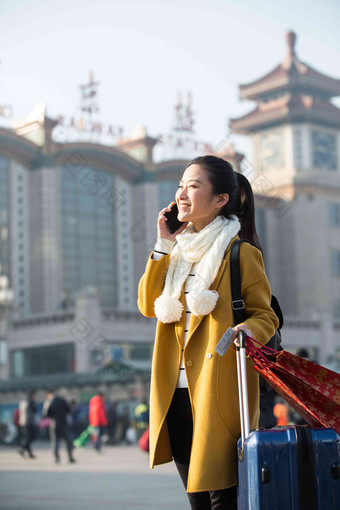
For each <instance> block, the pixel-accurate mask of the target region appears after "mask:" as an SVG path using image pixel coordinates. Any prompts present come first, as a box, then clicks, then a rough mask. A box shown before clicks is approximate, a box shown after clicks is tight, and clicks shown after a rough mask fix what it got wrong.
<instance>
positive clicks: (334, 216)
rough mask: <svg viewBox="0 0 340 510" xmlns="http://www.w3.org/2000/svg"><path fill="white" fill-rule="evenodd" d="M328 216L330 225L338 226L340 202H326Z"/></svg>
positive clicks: (339, 224)
mask: <svg viewBox="0 0 340 510" xmlns="http://www.w3.org/2000/svg"><path fill="white" fill-rule="evenodd" d="M328 217H329V224H330V226H331V227H339V226H340V204H337V203H336V202H331V203H330V204H328Z"/></svg>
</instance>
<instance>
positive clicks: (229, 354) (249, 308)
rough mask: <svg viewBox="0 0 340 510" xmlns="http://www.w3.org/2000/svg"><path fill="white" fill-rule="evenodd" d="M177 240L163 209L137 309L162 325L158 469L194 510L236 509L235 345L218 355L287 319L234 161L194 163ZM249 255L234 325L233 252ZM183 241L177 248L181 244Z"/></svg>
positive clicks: (183, 191) (155, 398) (253, 385)
mask: <svg viewBox="0 0 340 510" xmlns="http://www.w3.org/2000/svg"><path fill="white" fill-rule="evenodd" d="M176 203H177V206H178V210H179V212H178V219H179V220H180V221H182V222H183V225H182V226H181V227H180V228H178V230H177V231H175V233H174V234H171V233H170V231H169V230H168V228H167V219H166V217H165V216H164V213H166V212H169V211H170V206H171V205H172V203H171V204H170V205H169V207H165V208H164V209H162V210H161V211H160V213H159V216H158V221H157V227H158V239H157V243H156V246H155V249H154V251H153V252H152V254H151V256H150V258H149V260H148V262H147V265H146V270H145V273H144V275H143V276H142V278H141V280H140V283H139V289H138V307H139V310H140V311H141V313H142V314H143V315H145V316H146V317H157V319H158V322H157V329H156V338H155V345H154V354H153V364H152V375H151V395H150V464H151V467H153V466H154V465H157V464H163V463H165V462H169V461H171V460H172V459H174V461H175V463H176V466H177V469H178V471H179V474H180V476H181V478H182V481H183V484H184V486H185V488H186V489H187V493H188V497H189V501H190V505H191V508H192V509H195V510H198V509H204V510H206V509H210V508H211V509H212V510H217V509H228V510H234V509H236V508H237V485H236V484H237V448H236V444H237V440H238V438H239V437H240V432H241V431H240V415H239V403H238V391H237V369H236V353H235V346H234V345H233V344H232V345H231V347H230V348H229V349H228V350H227V351H226V352H225V354H224V356H223V357H221V356H219V355H218V354H217V353H216V352H215V347H216V345H217V344H218V342H219V340H220V339H221V337H222V336H223V335H224V333H225V332H226V330H227V329H228V327H232V338H231V341H234V342H237V335H238V333H239V331H240V330H243V331H245V332H246V334H247V335H248V336H251V337H253V338H255V339H257V340H259V341H260V342H262V343H266V342H268V341H269V339H270V338H271V337H272V336H273V334H274V332H275V330H276V328H277V327H278V319H277V317H276V315H275V313H274V312H273V310H272V308H271V306H270V302H271V290H270V286H269V283H268V280H267V277H266V274H265V269H264V265H263V260H262V254H261V247H260V244H259V241H258V238H257V234H256V229H255V221H254V199H253V195H252V191H251V187H250V184H249V182H248V180H247V179H246V178H245V177H244V176H243V175H241V174H237V173H235V172H234V170H233V168H232V166H231V164H230V163H228V162H227V161H225V160H223V159H220V158H217V157H214V156H204V157H199V158H196V159H194V160H193V161H191V162H190V163H189V165H188V166H187V168H186V169H185V171H184V174H183V176H182V178H181V180H180V182H179V187H178V190H177V193H176ZM238 238H241V239H246V240H247V241H248V243H242V244H241V247H240V268H241V277H242V285H241V290H242V298H243V300H244V303H245V310H246V314H247V320H246V321H244V323H243V324H235V323H234V316H233V310H232V303H231V289H230V265H229V259H230V249H231V246H232V244H233V242H234V241H235V240H236V239H238ZM175 241H177V242H176V244H175ZM247 378H248V391H249V412H250V427H251V428H256V426H257V424H258V419H259V378H258V374H257V373H256V371H255V370H253V368H252V363H251V362H250V361H249V359H248V360H247Z"/></svg>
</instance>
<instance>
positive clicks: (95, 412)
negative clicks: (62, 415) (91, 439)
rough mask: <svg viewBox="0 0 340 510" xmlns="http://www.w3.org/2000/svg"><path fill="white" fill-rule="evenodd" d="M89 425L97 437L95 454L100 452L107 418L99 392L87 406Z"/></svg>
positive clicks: (102, 398) (102, 397)
mask: <svg viewBox="0 0 340 510" xmlns="http://www.w3.org/2000/svg"><path fill="white" fill-rule="evenodd" d="M89 423H90V425H92V427H95V428H96V432H95V434H96V435H97V439H96V442H95V444H94V448H95V449H96V450H97V452H100V448H101V443H102V435H103V433H104V430H105V427H106V426H107V416H106V409H105V402H104V395H103V393H102V392H99V393H98V394H97V395H95V396H94V397H92V398H91V400H90V405H89Z"/></svg>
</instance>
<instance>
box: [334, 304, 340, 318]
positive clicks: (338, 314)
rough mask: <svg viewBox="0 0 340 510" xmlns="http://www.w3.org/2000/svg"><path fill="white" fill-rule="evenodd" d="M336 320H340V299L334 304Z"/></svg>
mask: <svg viewBox="0 0 340 510" xmlns="http://www.w3.org/2000/svg"><path fill="white" fill-rule="evenodd" d="M333 312H334V319H336V320H340V299H338V300H336V301H335V302H334V310H333Z"/></svg>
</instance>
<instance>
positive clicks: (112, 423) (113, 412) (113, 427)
mask: <svg viewBox="0 0 340 510" xmlns="http://www.w3.org/2000/svg"><path fill="white" fill-rule="evenodd" d="M107 421H108V426H107V429H108V435H109V440H110V444H116V439H117V438H116V435H117V403H116V402H112V404H111V405H110V407H109V409H108V412H107Z"/></svg>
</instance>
